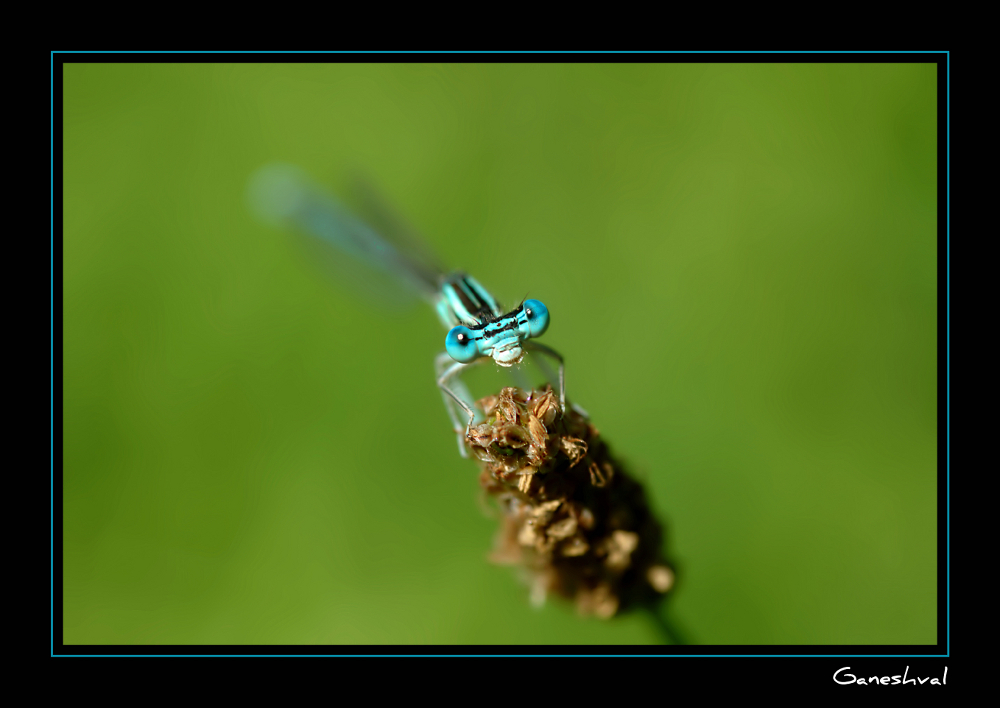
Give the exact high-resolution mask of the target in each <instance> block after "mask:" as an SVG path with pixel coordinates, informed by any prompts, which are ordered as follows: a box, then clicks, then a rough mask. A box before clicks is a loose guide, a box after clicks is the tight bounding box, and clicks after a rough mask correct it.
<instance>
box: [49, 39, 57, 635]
mask: <svg viewBox="0 0 1000 708" xmlns="http://www.w3.org/2000/svg"><path fill="white" fill-rule="evenodd" d="M55 98H56V94H55V57H53V56H50V57H49V651H50V653H54V652H55V646H56V625H55V620H56V614H55V607H56V600H55V597H56V585H55V577H56V565H55V537H56V525H55V523H56V522H55V518H56V505H55V480H56V476H55V469H56V463H55V460H56V457H55V455H56V453H55V420H56V419H55V403H56V399H55V381H56V380H55V351H56V350H55V333H56V330H55V292H56V290H55V265H54V263H55V167H56V162H55V147H56V145H55V104H56V102H55Z"/></svg>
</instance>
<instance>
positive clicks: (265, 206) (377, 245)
mask: <svg viewBox="0 0 1000 708" xmlns="http://www.w3.org/2000/svg"><path fill="white" fill-rule="evenodd" d="M248 198H249V201H250V207H251V208H252V209H253V211H254V212H255V213H256V214H257V215H258V216H259V217H260V218H261V219H263V220H264V221H266V222H269V223H272V224H276V225H280V226H293V227H295V228H297V229H298V230H300V231H303V232H306V233H308V234H310V235H311V236H314V237H316V238H317V239H319V240H320V241H321V242H323V243H325V244H327V245H329V246H332V247H334V248H335V249H337V251H339V252H341V253H344V254H346V255H348V256H350V257H352V258H354V259H356V260H358V261H361V262H363V263H365V264H367V265H368V266H369V267H370V268H372V269H374V270H376V271H380V272H382V273H385V274H387V275H389V276H391V277H392V278H393V279H394V280H396V281H400V282H402V283H405V284H406V285H407V286H408V287H409V288H410V289H411V290H413V291H416V292H417V293H419V294H420V295H422V296H424V297H425V298H428V299H431V300H433V299H434V296H435V295H436V294H437V288H438V279H439V276H440V273H439V272H437V271H435V270H432V269H431V268H430V267H429V266H428V265H427V264H425V263H422V262H420V261H418V260H416V259H413V258H411V257H408V256H406V255H404V254H403V253H402V252H401V251H400V250H399V249H397V248H396V247H395V246H393V245H392V244H391V243H389V242H388V241H387V240H386V239H385V238H383V237H382V236H381V235H380V234H379V233H377V232H376V231H375V230H374V229H373V228H372V227H371V226H369V225H368V224H366V223H365V222H363V221H361V220H360V219H358V218H356V217H355V216H353V215H352V214H351V213H350V212H348V211H347V210H346V209H344V207H343V206H341V205H340V203H339V202H338V201H337V200H336V199H334V197H333V196H332V195H331V194H330V193H329V192H327V191H326V190H325V189H323V188H322V187H320V186H319V185H317V184H316V183H315V182H313V181H312V180H311V179H310V178H309V177H308V176H307V175H306V174H305V173H304V172H302V171H301V170H299V169H298V168H296V167H293V166H291V165H283V164H275V165H268V166H266V167H263V168H261V169H260V170H258V171H257V172H256V173H255V174H254V175H253V177H252V178H251V180H250V186H249V189H248ZM339 270H341V271H344V270H345V269H343V268H340V269H339ZM354 275H355V277H354V278H352V279H355V280H356V279H357V277H356V274H354Z"/></svg>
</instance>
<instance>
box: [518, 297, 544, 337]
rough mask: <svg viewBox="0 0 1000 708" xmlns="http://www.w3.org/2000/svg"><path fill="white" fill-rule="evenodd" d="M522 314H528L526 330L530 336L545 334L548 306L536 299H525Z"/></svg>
mask: <svg viewBox="0 0 1000 708" xmlns="http://www.w3.org/2000/svg"><path fill="white" fill-rule="evenodd" d="M524 314H526V315H527V316H528V331H529V332H531V336H532V337H541V336H542V335H543V334H545V330H547V329H548V328H549V308H547V307H546V306H545V305H543V304H542V303H541V302H540V301H538V300H525V301H524Z"/></svg>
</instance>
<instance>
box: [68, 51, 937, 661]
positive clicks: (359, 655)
mask: <svg viewBox="0 0 1000 708" xmlns="http://www.w3.org/2000/svg"><path fill="white" fill-rule="evenodd" d="M71 53H72V54H109V53H110V54H196V53H197V54H227V53H228V54H232V53H236V54H250V53H259V54H348V53H355V54H356V53H361V54H375V53H389V54H403V53H411V54H412V53H417V54H428V53H436V54H441V53H444V54H457V53H466V54H468V53H473V54H486V53H495V54H496V53H498V54H527V53H534V54H560V53H563V54H572V53H576V54H613V53H617V54H681V53H685V54H708V53H716V54H737V53H740V54H944V56H945V74H946V77H947V79H948V80H947V82H946V83H947V87H946V91H945V214H946V216H945V548H946V551H947V561H946V564H945V617H946V622H945V624H946V628H945V653H944V654H895V655H891V654H884V655H883V654H670V655H669V656H691V657H704V656H720V657H750V656H763V657H789V656H805V657H830V658H833V657H845V658H846V657H857V658H871V657H874V656H886V657H893V658H910V657H945V658H947V657H950V656H951V51H950V50H944V51H943V52H942V51H937V50H931V51H925V52H921V51H900V52H890V51H884V52H882V51H879V52H865V51H861V50H858V51H835V52H818V51H817V52H812V51H806V52H793V51H777V52H767V51H759V52H735V51H733V52H707V51H706V52H676V51H655V50H650V51H629V52H607V51H593V52H591V51H586V50H579V51H568V52H530V51H511V52H459V51H454V52H432V51H427V52H376V51H370V52H342V51H309V52H306V51H301V52H249V51H247V52H197V51H177V52H152V51H142V52H125V51H115V52H98V51H85V52H72V51H70V50H53V51H52V52H50V54H49V654H50V656H56V654H55V265H54V262H55V137H54V136H55V55H56V54H71ZM58 656H66V657H70V656H73V657H79V656H349V657H354V656H356V657H371V656H414V655H413V654H398V655H397V654H391V655H390V654H195V655H190V654H148V655H146V654H142V655H137V654H59V655H58ZM421 656H442V657H444V656H448V657H450V656H625V657H632V656H649V655H647V654H634V655H633V654H613V655H605V654H583V655H581V654H570V655H562V654H540V655H534V654H531V655H520V654H518V655H507V654H485V655H478V654H476V655H465V654H458V655H456V654H427V655H421Z"/></svg>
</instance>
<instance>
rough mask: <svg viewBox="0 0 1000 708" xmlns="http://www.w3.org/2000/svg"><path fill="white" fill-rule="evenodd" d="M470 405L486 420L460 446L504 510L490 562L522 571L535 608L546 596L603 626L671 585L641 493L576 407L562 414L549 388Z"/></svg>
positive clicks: (656, 527)
mask: <svg viewBox="0 0 1000 708" xmlns="http://www.w3.org/2000/svg"><path fill="white" fill-rule="evenodd" d="M477 405H478V406H479V407H480V408H481V409H482V410H483V411H484V412H485V413H486V416H487V419H492V421H491V422H489V423H485V424H483V425H479V426H476V427H474V428H472V430H471V431H470V435H469V437H468V440H467V444H468V445H469V448H470V450H471V451H472V454H473V456H474V457H475V458H476V459H477V460H479V461H480V463H481V465H482V468H483V471H482V473H481V475H480V483H481V485H482V487H483V489H484V490H485V492H486V493H487V494H488V495H489V496H491V497H493V498H494V499H496V500H497V502H498V503H499V506H500V508H501V510H502V512H503V513H502V521H501V528H500V531H499V533H498V535H497V540H496V547H495V549H494V552H493V554H492V556H491V558H492V560H493V561H494V562H496V563H503V564H507V565H515V566H520V567H521V568H522V569H524V570H525V571H526V575H527V577H528V580H529V584H530V585H531V587H532V598H533V599H534V600H540V599H544V597H545V595H547V594H550V593H554V594H557V595H561V596H563V597H566V598H569V599H571V600H574V601H575V603H576V605H577V608H578V609H579V610H580V611H581V612H582V613H584V614H592V615H596V616H598V617H605V618H607V617H611V616H613V615H615V614H617V613H619V612H621V611H622V610H623V609H627V608H630V607H633V606H637V605H641V604H649V603H652V602H655V601H656V600H658V599H659V598H660V597H662V596H663V594H664V593H666V592H668V591H669V590H670V589H671V588H672V587H673V583H674V572H673V570H672V569H671V567H670V566H669V565H668V564H667V562H666V561H665V560H664V558H663V556H662V552H661V548H662V541H663V532H662V527H661V525H660V524H659V522H658V521H657V520H656V518H655V517H654V516H653V514H652V511H651V510H650V508H649V505H648V503H647V502H646V498H645V493H644V491H643V489H642V487H641V485H640V484H639V483H638V482H636V481H635V480H634V479H632V478H631V477H629V476H628V475H627V474H626V473H625V471H624V470H623V469H622V467H621V465H620V464H619V463H618V462H616V461H615V460H614V459H613V458H612V457H611V454H610V451H609V449H608V446H607V445H606V444H605V443H604V441H603V440H602V439H601V438H600V436H599V433H598V432H597V429H596V428H595V427H594V426H593V425H591V424H590V421H589V420H588V419H587V417H586V416H585V415H584V414H583V413H582V412H581V411H580V410H579V409H574V408H572V407H567V411H566V413H565V414H563V413H562V412H561V411H560V410H559V402H558V397H557V396H556V395H555V394H554V393H553V391H552V389H551V387H546V388H545V389H544V390H541V391H531V392H530V393H526V392H524V391H521V390H520V389H516V388H504V389H503V390H501V391H500V394H499V395H497V396H489V397H488V398H484V399H482V400H481V401H479V402H478V403H477Z"/></svg>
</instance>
